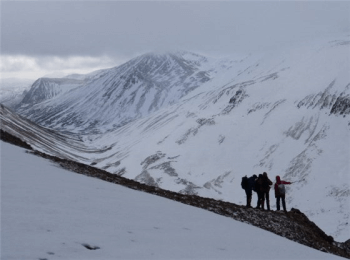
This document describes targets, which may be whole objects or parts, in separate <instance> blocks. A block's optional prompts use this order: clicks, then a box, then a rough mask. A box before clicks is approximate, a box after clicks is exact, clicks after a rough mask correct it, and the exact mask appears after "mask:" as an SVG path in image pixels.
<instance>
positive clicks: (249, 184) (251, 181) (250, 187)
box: [245, 174, 257, 208]
mask: <svg viewBox="0 0 350 260" xmlns="http://www.w3.org/2000/svg"><path fill="white" fill-rule="evenodd" d="M256 178H257V176H256V175H255V174H254V175H253V176H251V177H249V178H248V182H247V186H246V188H245V194H246V195H247V207H248V208H251V207H252V206H251V202H252V191H253V187H254V185H255V180H256Z"/></svg>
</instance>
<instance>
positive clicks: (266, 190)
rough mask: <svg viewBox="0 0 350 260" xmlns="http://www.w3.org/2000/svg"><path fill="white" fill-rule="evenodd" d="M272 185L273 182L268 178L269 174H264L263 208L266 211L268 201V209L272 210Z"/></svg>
mask: <svg viewBox="0 0 350 260" xmlns="http://www.w3.org/2000/svg"><path fill="white" fill-rule="evenodd" d="M270 185H272V181H271V180H270V179H269V178H268V177H267V173H266V172H264V173H263V175H262V179H261V186H260V190H261V208H262V209H264V202H265V200H266V208H267V210H270V195H269V193H270Z"/></svg>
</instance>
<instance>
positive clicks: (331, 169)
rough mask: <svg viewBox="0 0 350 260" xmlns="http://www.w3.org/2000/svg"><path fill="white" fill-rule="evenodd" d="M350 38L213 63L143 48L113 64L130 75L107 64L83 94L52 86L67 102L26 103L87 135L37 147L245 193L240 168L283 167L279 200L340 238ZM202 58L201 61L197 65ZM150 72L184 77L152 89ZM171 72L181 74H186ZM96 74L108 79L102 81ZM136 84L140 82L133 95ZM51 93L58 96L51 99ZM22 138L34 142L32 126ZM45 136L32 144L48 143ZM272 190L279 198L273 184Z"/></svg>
mask: <svg viewBox="0 0 350 260" xmlns="http://www.w3.org/2000/svg"><path fill="white" fill-rule="evenodd" d="M349 48H350V41H349V36H348V35H345V36H344V35H342V36H339V37H336V38H327V39H321V40H315V41H314V42H312V43H307V44H300V45H297V46H294V47H288V48H285V49H281V50H275V51H273V52H270V53H265V54H261V55H250V56H247V57H246V58H245V59H241V60H237V61H235V62H233V61H232V62H225V63H216V64H215V65H213V64H212V63H211V61H210V62H209V61H208V62H204V61H205V59H202V58H197V59H194V58H193V59H189V61H187V62H186V61H184V60H183V59H185V56H182V57H183V59H179V60H178V61H176V62H175V61H174V58H171V59H170V57H169V56H166V57H168V58H169V59H170V60H171V61H172V62H173V63H171V64H176V66H175V65H174V67H171V68H172V69H171V68H170V67H169V66H167V64H168V63H166V62H165V63H164V62H162V61H166V60H168V58H167V59H165V60H164V59H154V55H152V61H154V62H150V59H149V57H148V56H147V55H145V56H141V57H139V58H137V59H135V60H132V61H130V63H127V64H125V65H123V66H121V67H118V68H114V72H115V71H122V70H125V72H131V71H132V73H126V74H125V75H132V77H131V78H130V80H127V79H129V78H128V77H127V78H124V79H123V78H120V77H119V78H115V75H116V74H115V73H114V72H113V73H112V71H110V72H111V74H109V72H108V73H106V74H104V75H103V76H101V78H98V77H97V78H95V80H94V81H93V82H94V84H92V82H91V84H90V83H89V84H88V85H87V87H88V88H85V87H84V89H85V90H89V91H86V92H84V94H85V95H84V97H83V99H82V100H83V101H82V102H79V103H74V102H73V101H74V100H77V99H75V97H74V95H75V94H76V95H78V94H80V95H81V92H79V93H78V91H77V92H75V91H74V92H70V93H69V94H70V95H69V96H66V95H62V96H60V97H63V96H65V99H64V101H63V103H59V101H62V99H61V98H53V99H51V100H50V102H48V103H46V102H44V103H39V104H38V105H34V106H33V109H32V110H31V111H34V110H35V109H36V108H40V109H39V110H37V112H38V114H37V115H38V117H39V118H38V120H39V121H40V120H42V122H43V124H45V125H47V126H50V127H51V126H52V127H55V128H56V129H61V130H65V131H67V130H71V129H74V131H75V132H79V131H82V132H85V133H89V134H86V135H80V136H76V137H77V139H79V142H80V143H79V146H83V147H84V149H77V150H75V149H74V145H71V146H69V147H67V146H66V144H63V143H62V142H59V143H57V142H56V140H55V137H52V138H53V139H51V137H50V139H49V140H50V142H46V146H47V147H48V148H45V149H48V150H49V151H50V150H51V152H52V151H58V152H56V153H55V156H57V157H63V158H65V156H67V155H69V158H71V159H74V160H77V161H79V162H83V163H85V164H90V165H94V166H95V167H97V168H100V169H104V170H106V171H108V172H110V173H112V174H116V175H122V176H123V177H126V178H128V179H133V180H137V181H139V182H142V183H145V184H148V185H152V186H154V187H158V188H162V189H166V190H171V191H174V192H178V193H182V194H188V195H197V196H201V197H208V198H213V199H218V200H223V201H231V202H235V203H237V204H243V203H244V201H245V197H244V196H245V194H244V191H242V189H241V188H240V179H241V177H242V176H244V175H248V176H250V175H253V174H259V173H262V172H264V171H266V172H268V174H269V176H270V178H271V180H272V181H274V180H275V176H276V175H280V176H281V178H282V179H284V180H288V181H292V182H294V184H292V185H290V186H288V191H287V192H288V195H287V208H292V207H293V208H298V209H300V210H301V211H303V212H304V213H305V214H306V215H307V216H308V217H309V218H310V219H311V220H312V221H314V222H315V223H317V225H318V226H320V227H321V228H322V229H323V230H325V232H326V233H328V234H330V235H332V236H333V237H335V238H336V240H338V241H346V240H347V239H349V230H350V227H349V219H350V213H349V212H350V208H349V205H350V203H349V200H350V192H349V189H350V187H349V183H350V182H349V158H350V149H349V147H350V145H349V140H350V136H349V133H350V131H349V130H350V121H349V95H350V93H349V84H350V75H349V71H350V62H349ZM161 57H164V56H161ZM199 57H200V56H199ZM186 59H187V57H186ZM198 64H201V66H200V68H201V69H202V70H200V69H198V70H197V68H199V67H198V66H199V65H198ZM204 64H206V65H205V67H204ZM227 64H229V66H227ZM138 65H140V66H138ZM141 65H142V66H141ZM158 65H159V66H158ZM197 65H198V66H197ZM134 68H136V69H134ZM156 68H159V69H156ZM161 68H162V69H161ZM184 68H186V69H184ZM204 68H207V69H204ZM175 71H177V72H176V75H175V74H172V73H175ZM186 71H187V72H189V74H188V75H191V76H186V75H187V74H186V73H185V72H186ZM194 71H195V72H194ZM199 71H206V72H207V73H206V74H205V75H210V77H209V78H210V80H206V77H204V78H203V77H202V76H201V77H195V75H197V74H198V73H197V72H199ZM192 72H193V73H194V74H193V73H192ZM152 73H154V77H153V76H152V78H157V79H158V80H159V81H157V82H167V81H168V80H167V79H168V78H171V77H172V76H174V77H175V78H174V80H171V84H173V83H174V82H179V84H180V83H181V84H180V85H179V86H177V87H175V90H178V89H182V90H181V91H179V93H180V95H175V94H172V95H171V96H170V92H165V93H164V92H162V91H160V90H159V91H155V89H156V88H155V85H154V84H153V83H152V84H151V83H150V84H146V83H145V81H144V78H147V77H148V75H153V74H152ZM181 73H184V74H181ZM190 73H192V74H190ZM196 73H197V74H196ZM113 75H114V76H113ZM141 75H142V76H143V78H142V77H141ZM179 75H185V76H184V77H183V78H182V81H181V80H180V78H178V76H179ZM141 78H142V80H141ZM192 78H194V79H196V80H195V81H194V82H197V83H198V82H199V81H198V79H203V82H201V83H200V86H199V87H196V88H194V89H193V90H191V91H190V92H189V93H187V94H186V95H185V90H186V89H189V88H190V86H195V85H191V84H190V85H186V84H185V83H186V82H191V79H192ZM107 79H108V80H107ZM133 79H135V80H134V82H133ZM175 79H179V80H180V81H177V80H175ZM106 80H107V81H106ZM108 82H109V83H111V84H109V83H108ZM128 82H129V83H128ZM95 83H96V84H95ZM113 83H116V85H114V87H113ZM119 83H120V84H119ZM174 84H175V83H174ZM198 84H199V83H198ZM185 85H186V88H185V87H183V86H185ZM99 86H102V89H105V90H107V89H108V90H109V91H107V92H101V93H98V92H96V91H95V90H96V88H98V87H99ZM106 86H109V88H104V87H106ZM147 86H149V87H150V88H148V87H147ZM166 86H168V85H167V84H165V85H164V86H163V87H162V88H161V89H163V88H164V89H166V88H167V87H166ZM174 86H175V85H172V87H171V89H173V87H174ZM124 87H126V89H124ZM128 87H130V88H128ZM134 87H135V88H134ZM169 87H170V85H169ZM147 89H149V91H148V92H147V91H146V92H145V90H147ZM131 90H132V92H130V91H131ZM151 90H154V91H153V92H152V91H151ZM134 91H136V92H137V93H139V94H137V95H136V96H135V99H130V98H131V97H132V96H133V95H132V93H134ZM73 93H75V94H74V95H73ZM106 93H110V94H106ZM144 93H146V94H145V95H143V94H144ZM157 93H158V94H159V95H158V96H157ZM166 93H168V95H165V94H166ZM179 93H178V94H179ZM181 93H182V94H183V95H185V96H182V95H181ZM119 94H120V95H119ZM163 94H164V95H163ZM142 96H143V97H144V98H142ZM173 96H174V97H176V98H174V99H171V100H172V102H168V101H169V100H170V97H173ZM181 96H182V97H181ZM113 100H118V102H117V103H115V102H113ZM122 100H125V102H121V101H122ZM161 100H167V102H165V101H164V102H163V103H162V102H161ZM176 100H177V101H176ZM53 101H55V102H57V104H56V105H57V106H56V105H55V106H51V105H52V104H53ZM90 101H91V102H90ZM129 101H130V102H129ZM70 102H73V103H74V106H75V108H73V107H72V106H70ZM120 102H121V103H120ZM140 102H141V103H140ZM73 103H72V104H73ZM49 104H51V105H49ZM122 104H125V106H124V105H122ZM137 104H139V105H140V106H138V105H137ZM152 104H153V105H152ZM160 104H163V105H160ZM46 105H47V106H46ZM64 105H66V106H65V107H67V110H64V109H65V108H63V106H64ZM54 107H55V108H54ZM57 107H62V110H61V111H60V113H57V111H56V112H55V110H56V108H57ZM78 108H79V109H78ZM75 109H76V110H75ZM123 109H125V110H123ZM128 109H130V110H128ZM40 111H41V113H40ZM51 112H52V113H51ZM40 114H41V116H40ZM118 115H120V117H119V116H118ZM7 116H8V117H10V115H9V114H7ZM33 116H34V115H33ZM8 117H7V119H6V120H8V121H9V122H11V120H12V119H11V118H10V119H9V118H8ZM40 117H41V119H40ZM13 118H14V117H13ZM64 118H65V119H64ZM127 118H128V119H127ZM63 119H64V120H63ZM124 119H127V120H126V121H125V120H124ZM14 120H18V119H14ZM60 120H63V121H60ZM96 120H97V121H96ZM120 120H121V121H120ZM21 122H24V121H21ZM102 122H104V123H102ZM121 122H123V123H121ZM127 122H128V123H127ZM11 124H12V125H13V124H14V125H16V124H15V123H13V122H11ZM75 127H77V128H75ZM9 128H10V127H9ZM30 128H31V127H30ZM12 131H13V130H12ZM13 132H16V131H13ZM97 132H98V133H104V134H94V133H97ZM17 134H18V137H20V136H21V135H23V134H21V133H17ZM24 138H25V140H28V143H29V144H30V145H31V146H33V147H35V146H36V144H35V143H36V141H35V138H32V136H31V135H26V136H25V137H24ZM56 143H57V144H56ZM43 147H44V146H43V145H41V147H40V149H41V150H40V151H46V150H44V148H43ZM87 147H88V148H89V149H87ZM87 150H90V151H92V152H86V151H87ZM93 151H95V152H93ZM97 151H99V152H97ZM47 153H49V154H50V152H47ZM60 153H62V155H61V156H60V155H59V154H60ZM270 196H271V197H270V198H271V206H272V208H275V203H274V199H273V194H272V192H271V194H270ZM253 200H255V198H253Z"/></svg>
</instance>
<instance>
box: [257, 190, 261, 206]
mask: <svg viewBox="0 0 350 260" xmlns="http://www.w3.org/2000/svg"><path fill="white" fill-rule="evenodd" d="M256 195H258V201H257V203H256V208H257V209H259V208H260V205H261V195H260V192H257V193H256Z"/></svg>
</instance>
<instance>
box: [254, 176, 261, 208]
mask: <svg viewBox="0 0 350 260" xmlns="http://www.w3.org/2000/svg"><path fill="white" fill-rule="evenodd" d="M261 185H262V174H259V177H258V179H257V180H256V182H255V192H256V194H257V196H258V201H257V204H256V209H260V208H261V205H262V191H261Z"/></svg>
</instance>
